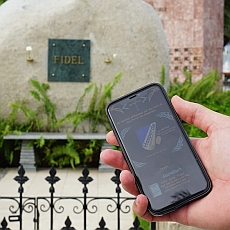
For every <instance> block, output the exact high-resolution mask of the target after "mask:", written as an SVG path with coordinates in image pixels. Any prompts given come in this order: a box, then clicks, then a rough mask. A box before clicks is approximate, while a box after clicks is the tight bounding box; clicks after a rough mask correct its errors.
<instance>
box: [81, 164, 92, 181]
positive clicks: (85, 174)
mask: <svg viewBox="0 0 230 230" xmlns="http://www.w3.org/2000/svg"><path fill="white" fill-rule="evenodd" d="M82 175H83V176H82V177H79V179H78V180H79V181H80V182H81V183H82V184H84V185H87V184H88V183H90V182H91V181H93V178H92V177H89V176H88V175H89V170H88V168H87V166H85V167H84V169H83V170H82Z"/></svg>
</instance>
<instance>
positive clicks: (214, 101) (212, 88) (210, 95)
mask: <svg viewBox="0 0 230 230" xmlns="http://www.w3.org/2000/svg"><path fill="white" fill-rule="evenodd" d="M184 75H185V80H184V81H183V82H179V81H178V79H174V81H173V82H172V83H171V84H170V88H169V90H168V95H169V97H170V98H171V97H172V96H173V95H178V96H180V97H181V98H183V99H185V100H188V101H192V102H196V103H199V104H202V105H203V106H205V107H207V108H209V109H212V110H214V111H216V112H219V113H222V114H226V115H230V106H229V104H230V91H227V92H223V90H222V88H221V83H220V80H221V76H220V75H219V74H217V72H216V71H215V70H212V71H210V72H209V73H208V74H206V75H205V76H204V77H203V78H202V79H200V80H199V81H197V82H195V83H193V82H192V73H189V72H184ZM183 124H184V127H185V129H186V131H187V133H188V135H189V136H193V137H205V136H206V134H205V133H204V132H203V131H201V130H200V129H198V128H196V127H194V126H193V125H189V124H186V123H183Z"/></svg>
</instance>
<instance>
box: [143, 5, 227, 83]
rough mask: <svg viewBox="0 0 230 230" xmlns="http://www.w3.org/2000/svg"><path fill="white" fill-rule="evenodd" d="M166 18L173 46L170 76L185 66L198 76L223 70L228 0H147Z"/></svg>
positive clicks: (169, 38) (168, 37) (169, 39)
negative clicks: (225, 10) (226, 2)
mask: <svg viewBox="0 0 230 230" xmlns="http://www.w3.org/2000/svg"><path fill="white" fill-rule="evenodd" d="M146 2H148V3H149V4H151V5H152V6H153V7H154V8H155V9H156V11H157V12H158V14H159V17H160V18H161V20H162V23H163V26H164V29H165V33H166V37H167V41H168V45H169V48H170V67H171V69H170V77H171V78H174V77H177V76H179V77H180V76H182V71H183V69H184V68H186V69H188V70H190V71H192V72H193V73H194V80H196V79H197V78H201V77H202V76H203V74H206V73H207V72H208V71H210V70H211V69H217V70H218V72H219V73H222V59H223V58H222V55H223V27H224V26H223V17H224V10H223V9H224V0H184V1H180V0H174V1H170V0H146Z"/></svg>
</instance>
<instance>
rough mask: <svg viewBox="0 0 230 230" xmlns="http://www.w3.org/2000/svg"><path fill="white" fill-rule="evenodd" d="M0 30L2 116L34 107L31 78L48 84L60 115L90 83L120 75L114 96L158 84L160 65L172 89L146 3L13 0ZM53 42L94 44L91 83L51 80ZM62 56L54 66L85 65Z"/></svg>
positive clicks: (157, 23) (0, 13) (158, 30)
mask: <svg viewBox="0 0 230 230" xmlns="http://www.w3.org/2000/svg"><path fill="white" fill-rule="evenodd" d="M0 31H1V39H0V79H1V84H0V98H1V103H0V106H1V110H0V112H1V116H6V115H7V114H8V113H9V111H10V108H9V106H8V103H9V102H12V101H15V100H17V99H27V101H28V103H30V97H29V96H30V94H29V90H30V89H31V85H30V84H29V79H30V78H34V79H36V80H38V81H39V82H44V83H48V84H49V85H50V90H49V94H50V97H51V99H52V101H53V102H54V104H55V105H57V114H58V116H59V117H63V116H64V115H65V114H67V113H68V112H70V111H73V110H74V108H75V106H76V104H77V101H78V99H79V97H80V96H81V95H82V94H83V92H84V89H85V87H86V86H87V85H88V84H89V82H95V83H98V84H100V83H101V84H106V83H108V82H111V81H112V80H113V78H114V76H115V75H117V74H118V73H119V72H122V73H123V76H122V79H121V80H120V82H119V83H118V84H117V85H116V88H115V89H114V91H113V98H116V97H118V96H122V95H123V94H126V93H128V92H130V91H132V90H135V89H137V88H139V87H142V86H143V85H145V84H148V83H151V82H159V81H160V73H161V68H162V65H163V66H165V69H166V81H165V87H167V86H168V85H169V52H168V46H167V41H166V37H165V34H164V30H163V26H162V23H161V20H160V19H159V17H158V14H157V13H156V11H155V10H154V9H153V7H152V6H151V5H149V4H148V3H146V2H144V1H142V0H134V1H127V0H110V1H104V0H94V1H91V0H84V1H82V0H66V1H53V0H46V1H39V0H10V1H7V2H5V3H4V4H3V5H1V6H0ZM49 39H66V40H89V41H90V73H89V74H90V76H89V81H88V82H70V81H62V82H60V81H59V82H58V81H48V79H49V77H50V76H48V67H49V66H48V65H49V64H48V63H49V62H48V42H49ZM115 56H116V58H115ZM58 58H59V59H58ZM58 58H57V57H56V62H57V61H59V62H61V60H62V64H63V66H64V64H66V65H69V68H70V67H71V65H74V64H77V62H79V63H81V60H79V58H78V59H77V56H76V57H73V60H71V62H68V60H67V59H66V60H65V61H66V62H65V61H64V59H63V58H64V57H63V58H62V59H61V56H60V57H58ZM51 74H53V77H55V73H51ZM82 77H85V75H84V73H83V74H82ZM51 78H52V77H51Z"/></svg>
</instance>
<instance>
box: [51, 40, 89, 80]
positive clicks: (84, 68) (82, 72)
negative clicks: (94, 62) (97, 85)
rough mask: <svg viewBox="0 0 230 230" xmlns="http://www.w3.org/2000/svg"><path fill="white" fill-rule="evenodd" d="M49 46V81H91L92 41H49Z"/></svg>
mask: <svg viewBox="0 0 230 230" xmlns="http://www.w3.org/2000/svg"><path fill="white" fill-rule="evenodd" d="M48 46H49V51H48V81H60V82H89V81H90V40H73V39H49V44H48Z"/></svg>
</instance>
